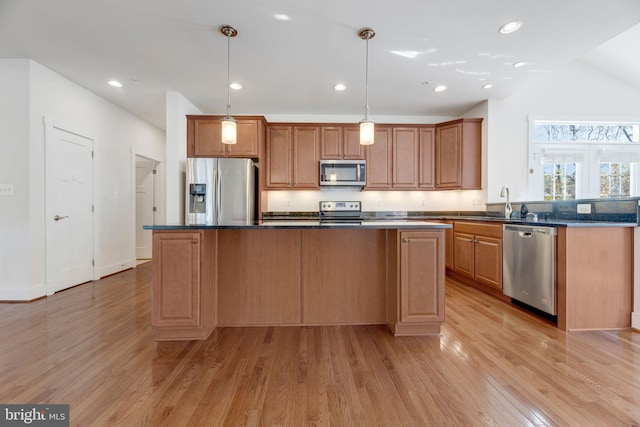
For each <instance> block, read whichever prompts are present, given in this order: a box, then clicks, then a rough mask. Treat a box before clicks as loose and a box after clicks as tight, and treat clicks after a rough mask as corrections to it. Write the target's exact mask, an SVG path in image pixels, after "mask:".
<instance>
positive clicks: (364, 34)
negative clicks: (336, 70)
mask: <svg viewBox="0 0 640 427" xmlns="http://www.w3.org/2000/svg"><path fill="white" fill-rule="evenodd" d="M375 35H376V32H375V31H373V30H372V29H371V28H364V29H362V30H360V33H358V36H359V37H360V38H361V39H363V40H365V41H366V43H367V48H366V66H365V75H364V96H365V104H364V119H363V120H362V121H361V122H360V144H361V145H372V144H373V135H374V123H373V120H370V119H369V39H372V38H373V37H374V36H375Z"/></svg>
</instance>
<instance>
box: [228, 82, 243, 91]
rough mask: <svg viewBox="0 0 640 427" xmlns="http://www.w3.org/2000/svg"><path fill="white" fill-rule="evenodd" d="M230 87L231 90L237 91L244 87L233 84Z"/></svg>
mask: <svg viewBox="0 0 640 427" xmlns="http://www.w3.org/2000/svg"><path fill="white" fill-rule="evenodd" d="M229 87H230V88H231V89H235V90H240V89H242V85H241V84H240V83H231V84H230V85H229Z"/></svg>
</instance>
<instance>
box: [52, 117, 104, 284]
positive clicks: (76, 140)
mask: <svg viewBox="0 0 640 427" xmlns="http://www.w3.org/2000/svg"><path fill="white" fill-rule="evenodd" d="M92 153H93V140H91V139H89V138H85V137H83V136H80V135H76V134H74V133H71V132H67V131H65V130H62V129H59V128H56V127H53V126H50V127H48V128H47V134H46V188H45V191H46V207H45V211H46V214H45V215H46V218H45V226H46V287H47V294H48V295H51V294H53V293H55V292H57V291H60V290H62V289H66V288H69V287H71V286H75V285H78V284H80V283H84V282H88V281H90V280H93V155H92Z"/></svg>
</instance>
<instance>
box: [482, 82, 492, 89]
mask: <svg viewBox="0 0 640 427" xmlns="http://www.w3.org/2000/svg"><path fill="white" fill-rule="evenodd" d="M492 87H493V85H492V84H491V83H487V84H486V85H484V86H482V89H491V88H492Z"/></svg>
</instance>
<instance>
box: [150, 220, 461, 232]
mask: <svg viewBox="0 0 640 427" xmlns="http://www.w3.org/2000/svg"><path fill="white" fill-rule="evenodd" d="M143 228H144V229H145V230H203V229H213V230H260V229H284V228H289V229H291V228H304V229H310V228H322V229H337V228H340V229H404V228H407V229H416V228H423V229H430V228H431V229H434V228H436V229H443V228H451V225H449V224H443V223H437V222H428V221H413V220H412V221H408V220H393V221H389V220H387V221H359V222H351V223H331V222H329V223H328V222H320V221H318V220H316V221H313V220H310V219H308V220H299V219H293V218H292V219H284V218H282V219H277V220H265V221H255V222H249V223H246V222H242V223H236V224H221V225H180V224H175V225H171V224H167V225H145V226H144V227H143Z"/></svg>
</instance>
